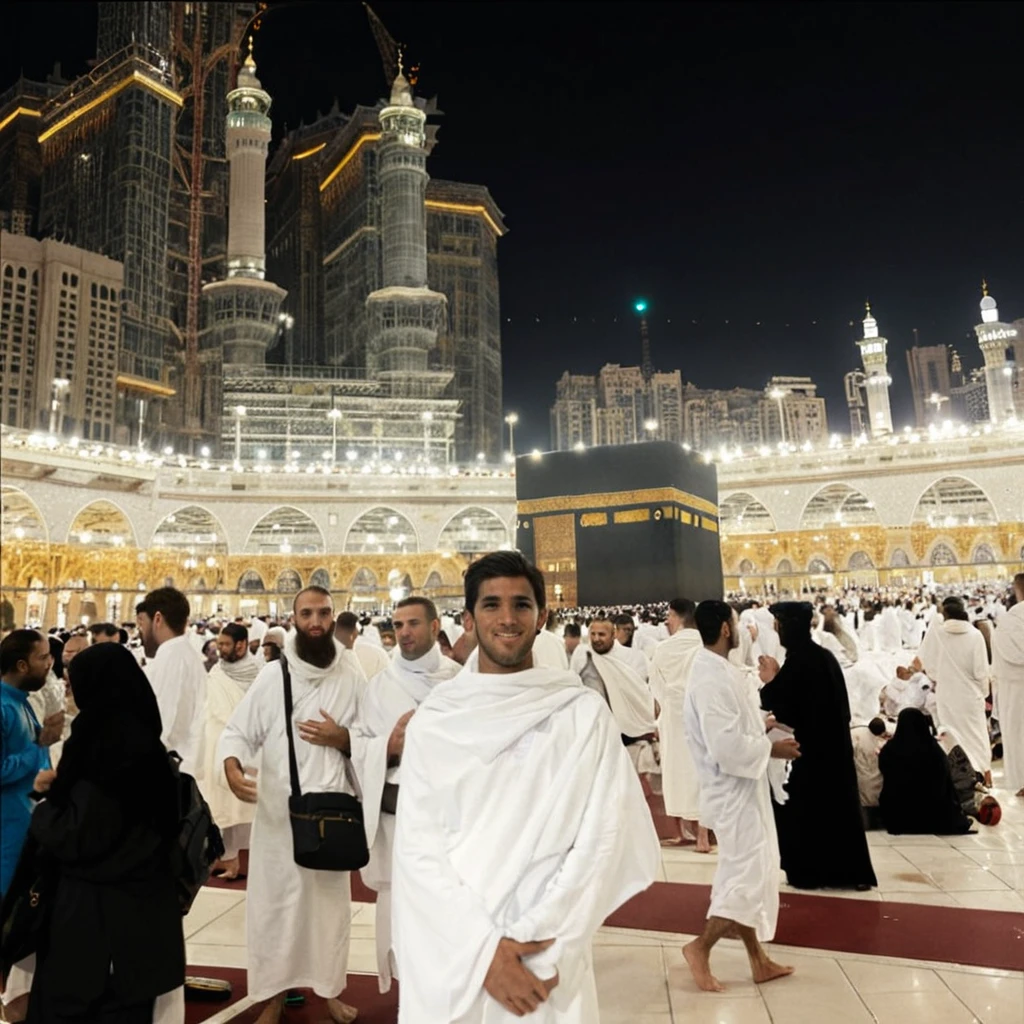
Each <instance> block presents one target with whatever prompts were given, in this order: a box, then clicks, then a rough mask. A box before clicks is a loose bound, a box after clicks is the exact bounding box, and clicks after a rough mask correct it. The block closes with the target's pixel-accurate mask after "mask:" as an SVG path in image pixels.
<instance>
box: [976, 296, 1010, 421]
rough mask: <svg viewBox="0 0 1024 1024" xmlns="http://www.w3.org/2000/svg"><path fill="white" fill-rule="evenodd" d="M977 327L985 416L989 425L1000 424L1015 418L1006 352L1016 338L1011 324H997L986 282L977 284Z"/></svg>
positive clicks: (995, 311)
mask: <svg viewBox="0 0 1024 1024" xmlns="http://www.w3.org/2000/svg"><path fill="white" fill-rule="evenodd" d="M981 294H982V299H981V323H980V324H978V326H977V327H975V328H974V333H975V334H977V335H978V348H980V349H981V354H982V355H983V356H984V357H985V390H986V391H987V392H988V415H989V419H990V420H991V421H992V422H993V423H1004V422H1006V420H1008V419H1010V418H1012V417H1013V416H1014V415H1015V412H1014V408H1013V371H1014V366H1013V363H1012V362H1011V361H1009V360H1008V359H1007V358H1006V350H1007V348H1008V347H1009V346H1010V343H1011V342H1013V341H1014V340H1015V339H1016V338H1017V328H1016V327H1014V326H1013V324H1004V323H1000V322H999V309H998V308H997V306H996V300H995V299H994V298H992V296H991V295H989V293H988V282H987V281H982V282H981Z"/></svg>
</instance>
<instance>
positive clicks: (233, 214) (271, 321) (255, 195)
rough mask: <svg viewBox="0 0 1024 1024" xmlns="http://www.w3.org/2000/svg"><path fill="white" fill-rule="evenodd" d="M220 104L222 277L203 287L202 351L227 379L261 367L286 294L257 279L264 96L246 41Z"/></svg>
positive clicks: (266, 138) (261, 244)
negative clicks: (224, 215) (224, 216)
mask: <svg viewBox="0 0 1024 1024" xmlns="http://www.w3.org/2000/svg"><path fill="white" fill-rule="evenodd" d="M227 99H228V115H227V156H228V164H229V166H230V185H229V192H228V251H227V273H228V276H227V279H226V280H224V281H215V282H213V283H211V284H207V285H205V286H204V287H203V295H204V298H205V299H206V303H207V329H206V331H205V332H204V345H203V349H204V350H206V352H207V353H210V354H212V353H218V354H219V353H223V363H224V365H225V366H226V367H228V368H229V371H230V368H231V367H246V366H263V365H264V364H265V362H266V352H267V349H268V348H269V347H270V346H271V344H272V343H273V342H274V339H275V338H276V337H277V334H278V332H279V330H280V324H279V321H278V314H279V313H280V310H281V303H282V302H283V301H284V298H285V296H286V295H287V294H288V293H287V292H286V291H285V290H284V289H283V288H279V287H278V286H277V285H276V284H272V283H271V282H270V281H267V280H265V279H264V275H265V270H266V260H265V241H264V238H265V224H266V213H265V199H264V181H265V178H266V166H267V148H268V146H269V145H270V130H271V122H270V117H269V113H268V112H269V110H270V94H269V93H268V92H266V91H265V90H264V88H263V86H262V85H261V84H260V80H259V79H258V78H257V77H256V61H255V60H254V59H253V56H252V38H251V37H250V39H249V54H248V56H247V57H246V58H245V62H244V63H243V64H242V66H241V68H240V69H239V71H238V81H237V83H236V86H235V88H234V89H232V90H231V92H229V93H228V97H227ZM207 361H208V360H207Z"/></svg>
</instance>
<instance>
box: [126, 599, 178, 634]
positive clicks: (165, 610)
mask: <svg viewBox="0 0 1024 1024" xmlns="http://www.w3.org/2000/svg"><path fill="white" fill-rule="evenodd" d="M189 611H190V609H189V604H188V598H187V597H186V596H185V595H184V594H183V593H182V592H181V591H180V590H175V588H174V587H158V588H157V589H156V590H151V591H150V592H149V593H148V594H147V595H146V597H145V599H144V600H142V601H140V602H139V603H138V604H137V605H136V606H135V614H136V615H141V614H142V613H143V612H145V613H146V614H147V615H148V616H149V617H150V618H151V619H152V618H154V617H155V616H156V613H157V612H159V613H160V614H161V615H162V616H163V619H164V622H166V623H167V628H168V629H170V630H171V631H172V632H174V633H178V634H179V635H180V634H181V633H184V632H185V627H186V626H187V625H188V614H189Z"/></svg>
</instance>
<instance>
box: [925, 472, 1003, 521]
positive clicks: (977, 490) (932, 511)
mask: <svg viewBox="0 0 1024 1024" xmlns="http://www.w3.org/2000/svg"><path fill="white" fill-rule="evenodd" d="M911 522H912V523H923V524H925V525H927V526H932V527H943V526H944V527H947V528H949V527H953V526H995V525H996V524H997V523H998V522H999V517H998V515H997V514H996V509H995V505H994V504H993V503H992V500H991V498H989V496H988V495H987V494H986V493H985V491H984V490H983V489H982V488H981V487H979V486H978V485H977V484H976V483H975V482H974V481H973V480H969V479H968V478H967V477H965V476H944V477H941V478H940V479H938V480H936V481H935V482H934V483H932V484H930V485H929V486H928V487H926V488H925V489H924V491H923V492H922V493H921V496H920V497H919V498H918V499H917V504H916V505H915V506H914V515H913V517H912V518H911Z"/></svg>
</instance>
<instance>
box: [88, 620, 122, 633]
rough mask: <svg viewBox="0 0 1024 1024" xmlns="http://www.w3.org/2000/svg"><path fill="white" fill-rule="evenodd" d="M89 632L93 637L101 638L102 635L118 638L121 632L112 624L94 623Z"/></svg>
mask: <svg viewBox="0 0 1024 1024" xmlns="http://www.w3.org/2000/svg"><path fill="white" fill-rule="evenodd" d="M89 632H90V633H92V635H93V636H99V635H100V634H101V633H102V634H103V636H117V635H118V632H119V630H118V627H117V626H115V625H114V624H113V623H112V622H94V623H93V624H92V625H91V626H90V627H89Z"/></svg>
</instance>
